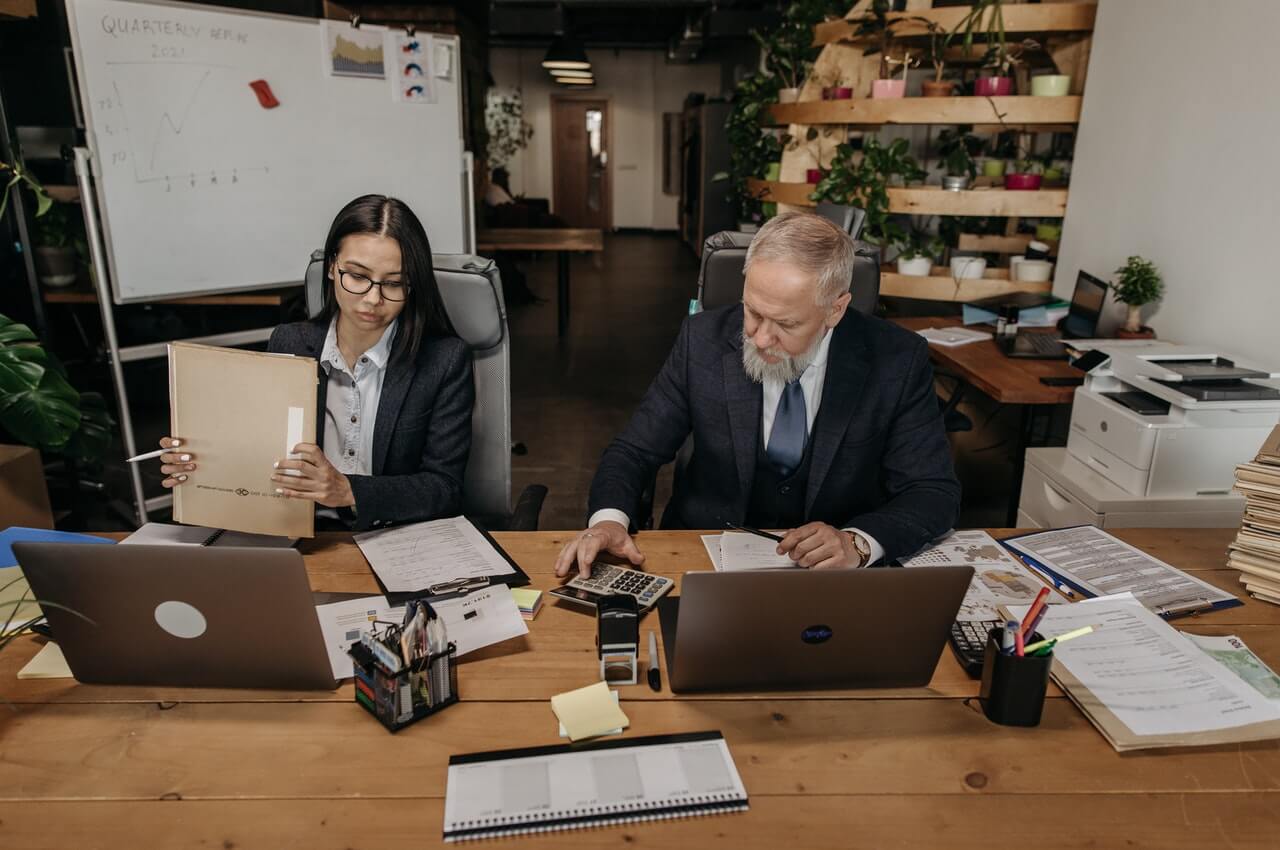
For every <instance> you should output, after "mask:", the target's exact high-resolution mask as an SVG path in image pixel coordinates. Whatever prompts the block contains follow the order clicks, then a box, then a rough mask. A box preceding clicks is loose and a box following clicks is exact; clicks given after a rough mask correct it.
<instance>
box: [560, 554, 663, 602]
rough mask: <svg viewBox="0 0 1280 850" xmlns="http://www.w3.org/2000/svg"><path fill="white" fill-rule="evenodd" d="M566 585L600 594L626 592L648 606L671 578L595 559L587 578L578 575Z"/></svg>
mask: <svg viewBox="0 0 1280 850" xmlns="http://www.w3.org/2000/svg"><path fill="white" fill-rule="evenodd" d="M568 586H569V587H576V588H578V589H580V590H585V591H587V592H588V593H592V594H597V595H600V596H608V595H610V594H613V593H628V594H630V595H632V596H634V597H635V598H636V601H637V602H639V603H640V607H641V608H648V607H649V606H651V605H652V604H653V603H655V602H657V601H658V598H659V597H660V596H662V594H664V593H666V592H667V591H669V590H670V589H671V588H672V586H673V585H672V581H671V579H669V578H666V577H665V576H655V575H650V574H649V573H642V572H640V571H639V570H631V569H627V568H626V567H619V566H615V565H613V564H602V563H600V562H598V561H597V562H596V563H594V564H592V565H591V575H590V577H589V578H582V577H580V576H579V577H577V578H575V579H574V580H573V581H571V582H569V585H568Z"/></svg>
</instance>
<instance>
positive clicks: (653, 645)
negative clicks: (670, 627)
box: [649, 632, 662, 691]
mask: <svg viewBox="0 0 1280 850" xmlns="http://www.w3.org/2000/svg"><path fill="white" fill-rule="evenodd" d="M649 688H650V689H651V690H654V691H660V690H662V674H661V673H659V672H658V635H657V632H649Z"/></svg>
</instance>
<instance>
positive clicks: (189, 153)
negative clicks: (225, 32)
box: [97, 61, 270, 191]
mask: <svg viewBox="0 0 1280 850" xmlns="http://www.w3.org/2000/svg"><path fill="white" fill-rule="evenodd" d="M107 64H108V65H109V66H111V67H112V72H113V74H112V80H111V90H112V92H113V95H112V96H111V97H108V98H104V99H102V100H100V101H99V102H98V104H97V106H98V109H99V110H100V111H108V112H113V114H114V120H113V121H112V122H109V123H107V124H105V125H104V132H105V134H106V135H107V136H108V137H110V144H111V147H112V150H111V152H110V157H109V158H110V164H111V165H113V166H124V165H125V164H126V163H127V164H128V166H129V168H130V170H131V171H132V175H133V179H134V182H136V183H140V184H145V183H163V184H164V185H165V189H166V191H172V189H173V188H174V187H175V186H177V187H188V188H195V187H197V186H201V185H205V186H208V185H219V184H223V185H226V184H231V185H234V184H236V183H239V182H240V180H241V178H242V177H243V176H245V175H247V174H252V173H261V174H268V173H270V167H269V166H267V165H263V164H258V163H255V162H245V161H243V150H240V151H237V150H236V149H235V145H234V144H230V145H229V144H228V134H227V131H226V126H225V125H219V124H217V123H214V122H213V121H212V120H211V119H210V117H209V114H210V113H209V110H208V109H207V108H205V109H202V102H205V101H208V100H209V99H211V98H213V97H215V96H218V95H219V94H225V91H224V92H217V91H216V90H217V89H219V88H222V89H224V90H225V88H226V87H227V86H230V85H237V83H235V81H233V80H231V79H230V77H231V76H234V75H233V74H230V73H228V72H229V71H231V70H233V69H230V68H229V66H225V65H217V64H212V63H204V62H181V61H165V62H155V61H152V62H108V63H107ZM157 64H164V65H168V66H171V67H170V68H169V69H167V73H166V74H165V75H164V76H163V78H162V80H161V81H160V82H157V78H156V75H155V72H154V66H155V65H157ZM141 84H145V86H146V95H147V96H146V97H139V96H133V93H136V92H137V91H138V87H139V86H140V85H141Z"/></svg>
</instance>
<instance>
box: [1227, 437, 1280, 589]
mask: <svg viewBox="0 0 1280 850" xmlns="http://www.w3.org/2000/svg"><path fill="white" fill-rule="evenodd" d="M1235 489H1236V490H1237V491H1239V492H1240V493H1243V494H1244V520H1243V522H1242V523H1241V525H1240V533H1239V534H1237V535H1236V539H1235V541H1234V542H1232V544H1231V546H1230V548H1229V550H1228V555H1227V565H1228V566H1231V567H1235V568H1236V569H1237V570H1239V571H1240V573H1241V575H1240V583H1241V584H1243V585H1244V586H1245V589H1246V590H1248V591H1249V593H1250V595H1252V596H1253V597H1254V598H1256V599H1261V600H1263V601H1265V602H1271V603H1274V604H1280V426H1277V427H1276V429H1275V430H1274V431H1272V432H1271V436H1270V437H1268V438H1267V441H1266V442H1265V443H1263V444H1262V450H1261V451H1259V452H1258V456H1257V457H1256V458H1254V459H1253V462H1252V463H1242V464H1240V465H1239V466H1237V467H1236V486H1235Z"/></svg>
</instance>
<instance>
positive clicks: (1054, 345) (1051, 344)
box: [1022, 334, 1062, 354]
mask: <svg viewBox="0 0 1280 850" xmlns="http://www.w3.org/2000/svg"><path fill="white" fill-rule="evenodd" d="M1022 339H1023V340H1025V341H1026V345H1027V346H1028V347H1029V348H1030V349H1031V350H1032V351H1034V352H1035V353H1036V354H1061V353H1062V343H1061V342H1060V341H1059V340H1058V339H1057V337H1052V336H1049V335H1048V334H1022Z"/></svg>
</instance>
